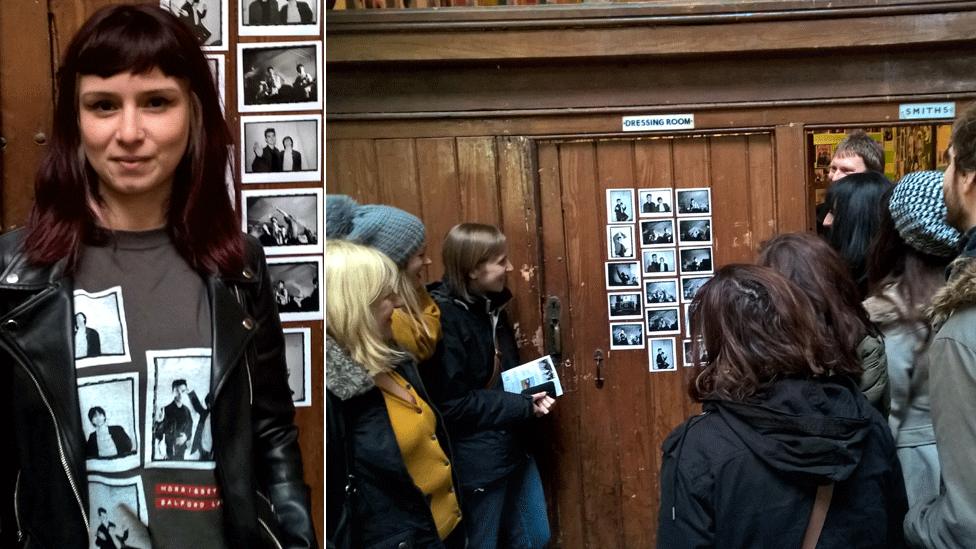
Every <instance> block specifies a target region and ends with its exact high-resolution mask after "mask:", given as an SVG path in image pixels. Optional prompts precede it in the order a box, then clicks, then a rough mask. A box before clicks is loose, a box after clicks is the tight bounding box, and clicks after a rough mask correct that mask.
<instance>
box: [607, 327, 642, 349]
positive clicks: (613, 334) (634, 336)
mask: <svg viewBox="0 0 976 549" xmlns="http://www.w3.org/2000/svg"><path fill="white" fill-rule="evenodd" d="M643 348H644V326H643V325H642V324H641V323H640V322H611V323H610V349H611V350H614V351H616V350H623V349H643Z"/></svg>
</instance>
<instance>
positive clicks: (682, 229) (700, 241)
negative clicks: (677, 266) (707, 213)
mask: <svg viewBox="0 0 976 549" xmlns="http://www.w3.org/2000/svg"><path fill="white" fill-rule="evenodd" d="M711 243H712V218H710V217H695V218H691V217H689V218H687V219H679V220H678V244H679V245H681V246H684V245H687V244H696V245H704V244H711Z"/></svg>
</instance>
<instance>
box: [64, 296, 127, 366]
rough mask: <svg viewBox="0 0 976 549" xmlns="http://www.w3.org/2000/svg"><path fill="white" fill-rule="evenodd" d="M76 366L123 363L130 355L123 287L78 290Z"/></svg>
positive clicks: (75, 299)
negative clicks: (97, 290)
mask: <svg viewBox="0 0 976 549" xmlns="http://www.w3.org/2000/svg"><path fill="white" fill-rule="evenodd" d="M74 310H75V313H74V333H75V337H74V339H75V346H74V348H75V366H76V367H78V368H85V367H88V366H98V365H101V364H122V363H125V362H129V361H130V360H131V358H130V356H129V330H128V327H127V325H126V318H125V302H124V301H123V299H122V287H121V286H113V287H111V288H108V289H106V290H102V291H100V292H86V291H85V290H83V289H78V290H75V292H74Z"/></svg>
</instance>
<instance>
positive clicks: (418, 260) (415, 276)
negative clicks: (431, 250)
mask: <svg viewBox="0 0 976 549" xmlns="http://www.w3.org/2000/svg"><path fill="white" fill-rule="evenodd" d="M431 263H432V262H431V260H430V258H429V257H427V244H426V243H424V244H423V245H422V246H421V247H420V249H419V250H417V253H415V254H413V255H412V256H410V259H408V260H407V266H406V267H404V268H403V271H404V273H405V274H406V276H407V280H409V281H410V282H412V283H413V285H414V287H415V288H419V287H420V286H421V285H423V283H424V281H423V279H422V278H421V277H420V273H421V272H422V271H423V270H424V267H425V266H426V265H430V264H431Z"/></svg>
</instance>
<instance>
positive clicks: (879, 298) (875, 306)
mask: <svg viewBox="0 0 976 549" xmlns="http://www.w3.org/2000/svg"><path fill="white" fill-rule="evenodd" d="M863 305H864V310H865V311H867V313H868V316H869V317H870V318H871V322H874V323H875V324H877V325H879V326H884V325H886V324H894V323H896V322H900V321H901V320H903V319H905V318H908V317H912V316H914V315H915V314H918V313H916V312H914V311H911V310H910V308H909V306H908V304H907V303H905V301H904V300H903V299H902V298H901V295H899V293H898V286H897V284H888V285H887V286H885V287H884V289H882V290H881V294H880V295H873V296H871V297H869V298H867V299H865V300H864V302H863Z"/></svg>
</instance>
